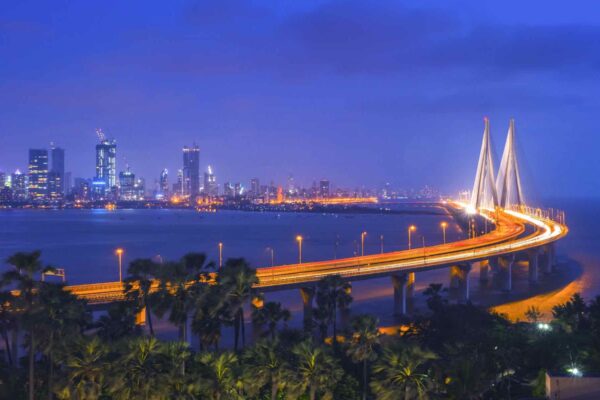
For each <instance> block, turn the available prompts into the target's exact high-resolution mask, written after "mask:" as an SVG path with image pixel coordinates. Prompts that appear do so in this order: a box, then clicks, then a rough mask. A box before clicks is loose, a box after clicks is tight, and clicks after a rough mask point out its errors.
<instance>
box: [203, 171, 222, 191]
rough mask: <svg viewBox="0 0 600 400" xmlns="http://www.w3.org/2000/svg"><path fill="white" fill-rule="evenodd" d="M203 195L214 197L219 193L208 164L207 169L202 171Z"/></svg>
mask: <svg viewBox="0 0 600 400" xmlns="http://www.w3.org/2000/svg"><path fill="white" fill-rule="evenodd" d="M204 195H205V196H209V197H216V196H218V195H219V187H218V186H217V178H216V177H215V174H214V173H213V170H212V168H211V166H210V165H209V166H208V171H207V172H205V173H204Z"/></svg>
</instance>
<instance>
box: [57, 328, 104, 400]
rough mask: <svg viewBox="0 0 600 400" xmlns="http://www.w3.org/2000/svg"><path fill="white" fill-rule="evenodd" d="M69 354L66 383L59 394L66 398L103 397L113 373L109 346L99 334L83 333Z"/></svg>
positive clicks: (91, 398)
mask: <svg viewBox="0 0 600 400" xmlns="http://www.w3.org/2000/svg"><path fill="white" fill-rule="evenodd" d="M65 354H66V357H65V361H64V365H65V367H66V371H65V372H66V382H65V383H64V386H63V388H62V389H61V390H59V391H57V393H56V394H57V396H58V397H59V398H60V399H65V400H66V399H75V400H84V399H90V400H95V399H99V398H100V397H101V396H103V395H104V394H105V393H106V389H107V380H108V373H109V369H108V368H109V364H108V360H107V355H108V347H107V346H106V345H105V344H104V343H102V341H100V339H99V338H98V337H97V336H96V337H93V338H91V339H88V338H86V337H85V336H83V337H80V338H79V340H78V341H77V342H76V343H75V345H74V346H72V347H71V348H70V349H68V351H66V352H65Z"/></svg>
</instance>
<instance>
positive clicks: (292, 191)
mask: <svg viewBox="0 0 600 400" xmlns="http://www.w3.org/2000/svg"><path fill="white" fill-rule="evenodd" d="M286 192H287V194H288V195H289V196H295V195H296V194H297V192H298V191H297V190H296V184H295V183H294V177H293V176H292V175H290V176H288V180H287V188H286Z"/></svg>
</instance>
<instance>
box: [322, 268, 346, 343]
mask: <svg viewBox="0 0 600 400" xmlns="http://www.w3.org/2000/svg"><path fill="white" fill-rule="evenodd" d="M350 290H351V286H350V283H348V282H346V281H344V280H343V279H342V277H341V276H340V275H329V276H326V277H325V278H323V279H321V280H320V281H319V283H318V284H317V305H318V307H319V308H322V310H324V312H325V313H327V317H328V320H329V321H331V324H332V326H333V344H334V346H336V345H337V310H338V308H340V309H344V308H346V307H348V306H349V305H350V303H352V296H351V295H350Z"/></svg>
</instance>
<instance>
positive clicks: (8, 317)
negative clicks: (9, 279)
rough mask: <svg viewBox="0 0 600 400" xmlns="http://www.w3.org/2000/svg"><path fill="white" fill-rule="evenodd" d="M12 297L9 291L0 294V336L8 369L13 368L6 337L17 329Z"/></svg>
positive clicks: (9, 346) (10, 350) (8, 342)
mask: <svg viewBox="0 0 600 400" xmlns="http://www.w3.org/2000/svg"><path fill="white" fill-rule="evenodd" d="M12 300H13V296H12V294H11V293H10V291H8V290H6V291H2V292H0V335H1V336H2V340H3V341H4V352H5V355H6V362H7V364H8V365H9V366H10V367H13V366H14V365H13V362H14V361H16V360H13V357H12V351H13V349H11V345H10V340H9V338H8V335H9V333H10V332H12V331H14V330H15V329H16V328H17V321H16V318H15V311H16V310H15V309H14V304H12Z"/></svg>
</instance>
